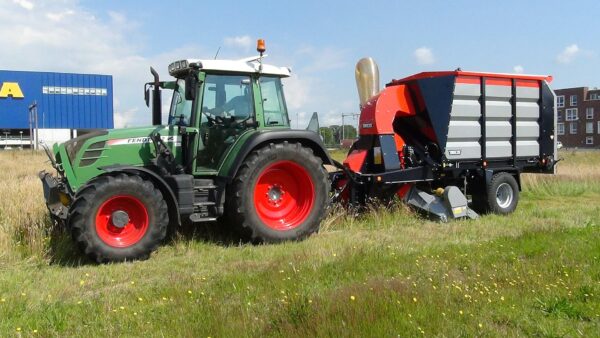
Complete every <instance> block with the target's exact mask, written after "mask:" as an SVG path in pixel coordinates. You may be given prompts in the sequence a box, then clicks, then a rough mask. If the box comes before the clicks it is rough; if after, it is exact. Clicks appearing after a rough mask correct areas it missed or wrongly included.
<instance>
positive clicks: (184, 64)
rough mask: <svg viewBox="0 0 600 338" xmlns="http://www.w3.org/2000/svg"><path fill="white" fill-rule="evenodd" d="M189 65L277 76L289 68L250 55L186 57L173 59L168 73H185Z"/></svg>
mask: <svg viewBox="0 0 600 338" xmlns="http://www.w3.org/2000/svg"><path fill="white" fill-rule="evenodd" d="M190 67H198V68H199V69H202V70H209V71H217V72H225V73H248V74H255V73H258V72H260V73H261V74H265V75H275V76H279V77H288V76H290V74H291V70H290V69H289V68H287V67H278V66H273V65H268V64H264V63H263V64H262V69H261V68H260V63H259V62H258V57H251V58H247V59H242V60H198V59H186V60H180V61H175V62H173V63H171V64H170V65H169V74H171V75H173V76H177V75H179V74H182V73H187V71H188V70H189V68H190Z"/></svg>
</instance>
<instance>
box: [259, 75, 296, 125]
mask: <svg viewBox="0 0 600 338" xmlns="http://www.w3.org/2000/svg"><path fill="white" fill-rule="evenodd" d="M259 84H260V92H261V95H262V101H263V102H262V105H263V112H264V116H265V126H267V127H268V126H288V125H289V120H288V114H287V110H286V109H285V98H284V96H283V88H282V86H281V79H280V78H278V77H261V78H260V81H259Z"/></svg>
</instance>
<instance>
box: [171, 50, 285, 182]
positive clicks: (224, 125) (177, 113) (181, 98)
mask: <svg viewBox="0 0 600 338" xmlns="http://www.w3.org/2000/svg"><path fill="white" fill-rule="evenodd" d="M169 74H170V75H172V76H173V77H175V78H176V80H175V81H170V82H161V83H160V85H159V86H160V87H161V88H166V89H172V90H173V96H172V98H171V105H170V110H169V115H168V121H167V124H168V125H169V126H170V127H172V128H178V129H179V133H180V134H186V135H187V136H188V139H191V138H194V139H195V140H193V142H192V143H191V144H190V145H192V144H193V145H194V146H192V147H188V148H189V149H187V150H184V151H186V152H187V153H188V157H189V158H195V163H194V164H193V165H192V168H190V170H191V171H192V172H194V173H202V172H210V171H215V170H218V169H219V166H220V164H221V163H222V161H223V159H224V157H225V156H226V155H227V153H228V151H229V150H230V148H231V146H232V145H233V144H234V143H236V141H237V140H238V139H239V138H240V137H241V136H242V135H244V134H245V133H246V132H247V131H249V130H262V129H277V128H289V126H290V124H289V118H288V112H287V108H286V103H285V97H284V94H283V88H282V84H281V79H282V78H284V77H288V76H289V75H290V70H289V69H288V68H285V67H276V66H272V65H266V64H263V63H262V57H254V58H248V59H243V60H237V61H233V60H180V61H175V62H173V63H171V64H170V65H169Z"/></svg>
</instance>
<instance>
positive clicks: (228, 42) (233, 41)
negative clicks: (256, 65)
mask: <svg viewBox="0 0 600 338" xmlns="http://www.w3.org/2000/svg"><path fill="white" fill-rule="evenodd" d="M252 43H253V40H252V38H251V37H250V36H249V35H244V36H233V37H227V38H225V39H224V40H223V44H224V45H225V46H227V47H234V48H241V49H243V50H244V51H248V50H249V49H250V48H251V47H252Z"/></svg>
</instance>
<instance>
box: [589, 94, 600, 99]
mask: <svg viewBox="0 0 600 338" xmlns="http://www.w3.org/2000/svg"><path fill="white" fill-rule="evenodd" d="M590 100H600V94H598V93H593V94H590Z"/></svg>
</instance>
